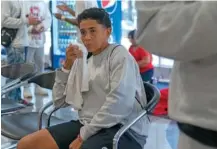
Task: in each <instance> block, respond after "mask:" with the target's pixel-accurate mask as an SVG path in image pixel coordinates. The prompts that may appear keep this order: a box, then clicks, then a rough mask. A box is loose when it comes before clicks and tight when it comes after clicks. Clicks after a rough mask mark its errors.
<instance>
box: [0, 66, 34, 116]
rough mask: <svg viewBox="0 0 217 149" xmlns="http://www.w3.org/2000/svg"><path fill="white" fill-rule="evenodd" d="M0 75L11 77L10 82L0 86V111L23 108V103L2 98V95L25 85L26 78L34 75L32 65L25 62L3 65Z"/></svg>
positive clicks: (3, 112)
mask: <svg viewBox="0 0 217 149" xmlns="http://www.w3.org/2000/svg"><path fill="white" fill-rule="evenodd" d="M1 75H2V76H3V77H5V78H7V79H12V81H11V82H9V83H7V84H5V85H4V86H2V87H1V97H2V99H1V113H2V114H6V113H10V112H14V111H17V110H20V109H23V108H25V107H26V106H25V105H23V104H19V103H17V102H15V101H12V100H9V99H7V98H3V95H5V94H6V93H7V92H9V91H12V90H13V89H16V88H19V87H21V86H22V85H25V84H26V83H27V80H28V79H29V78H30V77H32V76H34V66H33V65H31V64H27V63H18V64H10V65H5V66H2V67H1Z"/></svg>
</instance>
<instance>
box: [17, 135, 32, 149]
mask: <svg viewBox="0 0 217 149" xmlns="http://www.w3.org/2000/svg"><path fill="white" fill-rule="evenodd" d="M33 143H35V142H33V141H32V139H31V137H30V136H25V137H23V138H22V139H21V140H20V141H19V142H18V144H17V149H31V145H32V144H33Z"/></svg>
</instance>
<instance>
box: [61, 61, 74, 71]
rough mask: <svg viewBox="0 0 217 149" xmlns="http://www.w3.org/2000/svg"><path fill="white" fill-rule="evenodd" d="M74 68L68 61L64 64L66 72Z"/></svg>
mask: <svg viewBox="0 0 217 149" xmlns="http://www.w3.org/2000/svg"><path fill="white" fill-rule="evenodd" d="M71 67H72V63H69V61H68V60H66V61H65V62H64V64H63V68H64V69H66V70H70V69H71Z"/></svg>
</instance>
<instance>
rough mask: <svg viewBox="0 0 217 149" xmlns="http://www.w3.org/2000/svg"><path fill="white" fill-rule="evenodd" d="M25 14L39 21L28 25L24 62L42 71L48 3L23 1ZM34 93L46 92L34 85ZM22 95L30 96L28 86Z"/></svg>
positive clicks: (47, 26)
mask: <svg viewBox="0 0 217 149" xmlns="http://www.w3.org/2000/svg"><path fill="white" fill-rule="evenodd" d="M25 6H26V8H25V9H26V10H27V13H26V15H27V16H31V17H33V18H36V19H38V20H40V21H41V23H40V24H37V25H29V26H28V37H29V46H28V48H27V56H26V62H27V63H33V64H34V65H35V71H36V73H42V72H43V71H44V44H45V38H46V37H45V31H46V30H47V29H48V28H50V26H51V14H50V10H49V8H48V5H47V4H46V3H45V2H44V1H43V0H37V1H25ZM35 93H36V94H40V95H47V92H46V91H45V90H43V89H42V88H41V87H40V86H38V85H36V86H35ZM24 97H32V94H31V92H30V88H29V87H28V86H25V88H24Z"/></svg>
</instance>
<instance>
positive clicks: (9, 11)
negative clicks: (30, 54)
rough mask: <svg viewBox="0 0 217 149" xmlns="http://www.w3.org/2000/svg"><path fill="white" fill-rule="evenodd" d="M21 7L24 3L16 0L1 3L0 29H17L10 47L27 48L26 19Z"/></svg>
mask: <svg viewBox="0 0 217 149" xmlns="http://www.w3.org/2000/svg"><path fill="white" fill-rule="evenodd" d="M23 6H24V2H23V1H18V0H17V1H16V0H13V1H9V0H8V1H2V2H1V27H7V28H15V29H16V28H17V29H19V30H18V32H17V35H16V37H15V39H14V41H13V42H12V47H25V46H28V34H27V19H26V16H25V9H24V7H23ZM19 16H20V17H19ZM18 17H19V18H18Z"/></svg>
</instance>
